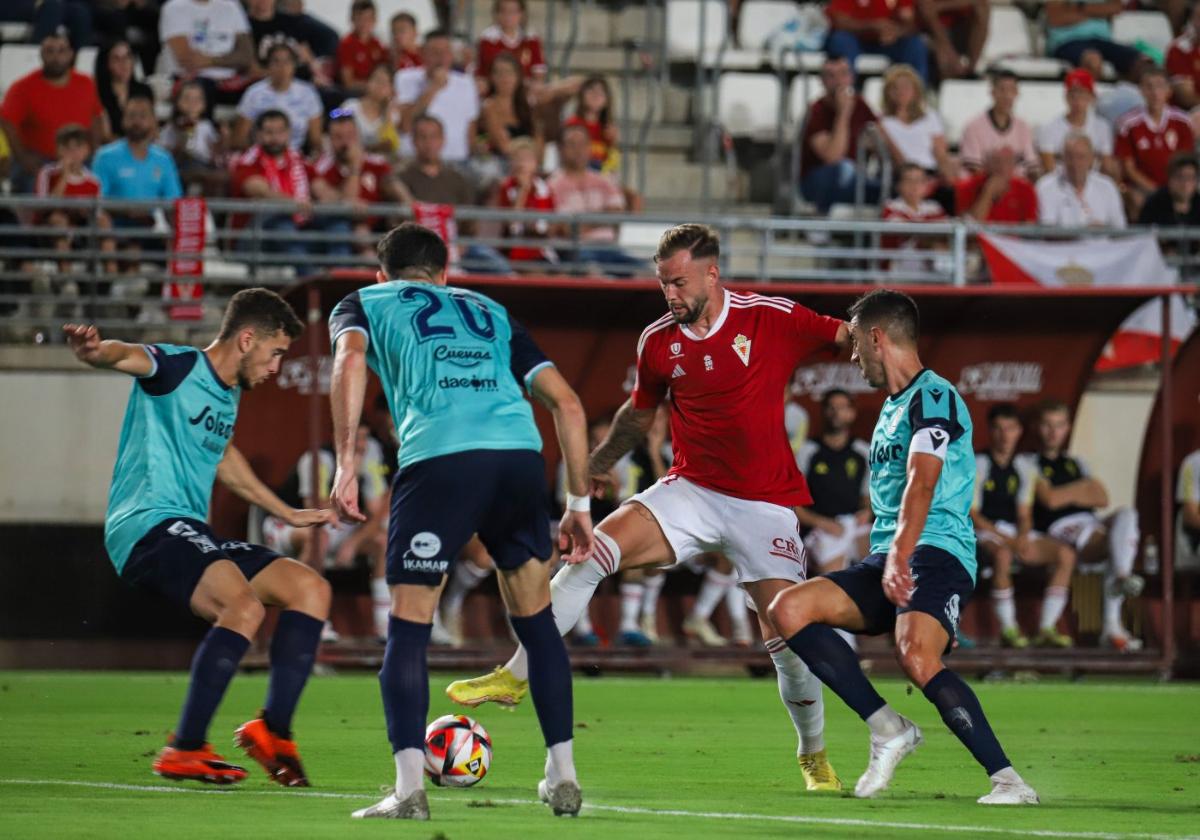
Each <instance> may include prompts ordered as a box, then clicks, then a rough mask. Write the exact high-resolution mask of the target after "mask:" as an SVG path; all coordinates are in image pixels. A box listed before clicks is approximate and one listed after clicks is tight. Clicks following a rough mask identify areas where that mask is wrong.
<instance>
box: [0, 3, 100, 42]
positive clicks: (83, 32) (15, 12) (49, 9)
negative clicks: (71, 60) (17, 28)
mask: <svg viewBox="0 0 1200 840" xmlns="http://www.w3.org/2000/svg"><path fill="white" fill-rule="evenodd" d="M0 22H5V23H32V24H33V40H34V42H35V43H40V42H41V41H43V40H44V39H45V38H46V36H47V35H49V34H50V33H52V32H57V31H58V30H60V29H62V30H64V31H65V32H67V33H69V36H70V39H71V44H72V45H73V46H75V47H76V48H78V47H86V46H87V45H88V44H90V43H91V42H92V9H91V5H90V3H89V2H88V0H4V3H3V4H0Z"/></svg>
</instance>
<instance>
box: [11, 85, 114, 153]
mask: <svg viewBox="0 0 1200 840" xmlns="http://www.w3.org/2000/svg"><path fill="white" fill-rule="evenodd" d="M103 113H104V106H103V105H101V104H100V95H99V94H98V93H97V92H96V83H95V82H94V81H92V77H91V76H85V75H84V74H83V73H80V72H78V71H76V70H71V71H69V78H68V79H67V81H66V84H65V85H56V84H54V83H52V82H50V81H49V80H48V79H47V78H46V76H45V75H44V74H43V72H42V71H41V70H34V71H33V72H32V73H30V74H28V75H27V76H22V77H21V78H20V79H17V80H16V81H15V82H13V84H12V86H11V87H9V89H8V93H6V94H5V95H4V104H3V105H0V118H3V119H4V120H5V121H6V122H8V123H9V124H10V125H11V126H12V127H13V128H14V129H16V133H17V136H16V140H17V142H18V143H19V144H20V145H21V147H22V148H23V149H26V150H28V151H31V152H35V153H36V154H38V155H40V156H41V157H43V158H46V159H51V160H52V159H53V158H54V156H55V145H54V135H55V134H56V133H57V132H58V130H59V129H60V128H62V127H63V126H64V125H68V124H70V123H75V124H76V125H82V126H84V127H85V128H90V127H91V126H92V125H94V124H95V121H96V120H98V119H100V116H101V114H103Z"/></svg>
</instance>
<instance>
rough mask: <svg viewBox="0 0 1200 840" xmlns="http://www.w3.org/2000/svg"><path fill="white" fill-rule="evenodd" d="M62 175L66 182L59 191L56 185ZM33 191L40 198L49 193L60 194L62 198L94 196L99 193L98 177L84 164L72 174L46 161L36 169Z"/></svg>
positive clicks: (60, 180) (56, 164) (61, 178)
mask: <svg viewBox="0 0 1200 840" xmlns="http://www.w3.org/2000/svg"><path fill="white" fill-rule="evenodd" d="M64 177H65V178H66V183H65V184H63V185H62V191H61V192H59V191H58V186H59V184H60V183H61V182H62V180H63V178H64ZM34 193H35V194H37V195H38V196H40V197H42V198H45V197H46V196H50V195H61V196H63V197H64V198H96V197H97V196H98V195H100V179H99V178H97V177H96V176H95V175H93V174H92V170H90V169H88V168H87V167H86V166H85V167H84V168H83V169H82V170H81V171H79V172H78V173H76V174H74V175H66V174H65V173H64V172H63V168H62V166H60V165H59V164H58V163H47V164H46V165H45V166H43V167H42V168H41V169H40V170H39V171H38V174H37V184H36V186H35V187H34Z"/></svg>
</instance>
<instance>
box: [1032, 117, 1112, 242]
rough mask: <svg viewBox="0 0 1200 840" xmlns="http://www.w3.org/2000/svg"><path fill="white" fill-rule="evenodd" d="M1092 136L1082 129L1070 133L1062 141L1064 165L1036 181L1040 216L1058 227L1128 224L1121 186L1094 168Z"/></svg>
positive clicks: (1039, 217) (1041, 219) (1039, 218)
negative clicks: (1081, 130)
mask: <svg viewBox="0 0 1200 840" xmlns="http://www.w3.org/2000/svg"><path fill="white" fill-rule="evenodd" d="M1095 165H1096V152H1095V150H1094V149H1093V148H1092V140H1091V138H1090V137H1088V135H1086V134H1084V133H1083V132H1080V131H1077V132H1074V133H1073V134H1068V135H1067V137H1066V139H1065V140H1063V144H1062V167H1061V168H1059V169H1056V170H1055V171H1053V172H1050V173H1049V174H1047V175H1043V176H1042V177H1041V179H1040V180H1039V181H1038V182H1037V206H1038V220H1039V221H1040V222H1041V223H1042V224H1044V225H1057V226H1059V227H1111V228H1123V227H1125V209H1124V207H1123V206H1122V204H1121V190H1120V188H1119V187H1117V184H1116V182H1115V181H1113V179H1112V178H1109V177H1108V176H1107V175H1105V174H1104V173H1102V172H1098V171H1097V170H1096V168H1095Z"/></svg>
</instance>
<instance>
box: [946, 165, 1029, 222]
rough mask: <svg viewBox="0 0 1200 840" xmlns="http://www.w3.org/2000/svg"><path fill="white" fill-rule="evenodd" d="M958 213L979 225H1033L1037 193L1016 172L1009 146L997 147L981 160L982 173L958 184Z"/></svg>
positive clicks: (968, 177)
mask: <svg viewBox="0 0 1200 840" xmlns="http://www.w3.org/2000/svg"><path fill="white" fill-rule="evenodd" d="M956 193H957V200H956V205H957V207H958V212H959V213H960V214H962V215H964V216H969V217H971V218H972V219H975V220H976V221H980V222H1003V223H1008V224H1023V223H1033V222H1036V221H1037V219H1038V203H1037V193H1036V192H1035V191H1034V189H1033V185H1032V184H1030V183H1029V181H1027V180H1026V179H1025V178H1023V177H1022V176H1021V175H1020V174H1019V173H1018V171H1017V158H1016V155H1015V154H1014V153H1013V150H1012V148H1011V147H1009V146H997V147H995V148H994V149H992V150H991V151H990V152H988V154H987V157H986V158H984V162H983V170H982V171H980V172H976V173H975V174H974V175H969V176H967V177H966V178H964V179H963V180H961V181H959V182H958V186H957V188H956Z"/></svg>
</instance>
